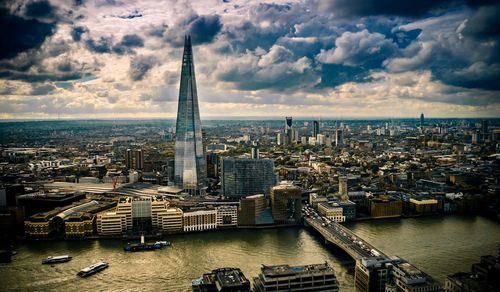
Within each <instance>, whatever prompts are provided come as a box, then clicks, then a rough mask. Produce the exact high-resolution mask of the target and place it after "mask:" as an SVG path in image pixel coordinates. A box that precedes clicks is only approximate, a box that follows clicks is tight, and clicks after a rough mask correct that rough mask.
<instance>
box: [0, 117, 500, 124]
mask: <svg viewBox="0 0 500 292" xmlns="http://www.w3.org/2000/svg"><path fill="white" fill-rule="evenodd" d="M292 117H293V116H292ZM284 118H285V116H283V117H259V116H242V117H231V116H228V117H223V116H221V117H209V118H205V119H201V120H202V121H220V120H227V121H280V120H282V119H284ZM293 119H294V120H311V121H314V120H318V118H315V117H307V116H297V117H293ZM407 119H411V120H413V119H414V120H420V116H418V117H389V116H371V117H362V116H361V117H360V116H347V117H321V120H322V121H342V120H407ZM425 119H429V120H438V119H440V120H443V119H449V120H456V119H464V120H472V119H488V120H495V119H500V118H499V117H427V116H426V117H425ZM154 120H163V121H175V120H176V118H137V117H135V118H134V117H131V118H33V119H30V118H19V119H15V118H10V119H4V118H0V123H9V122H37V121H39V122H55V121H61V122H65V121H154Z"/></svg>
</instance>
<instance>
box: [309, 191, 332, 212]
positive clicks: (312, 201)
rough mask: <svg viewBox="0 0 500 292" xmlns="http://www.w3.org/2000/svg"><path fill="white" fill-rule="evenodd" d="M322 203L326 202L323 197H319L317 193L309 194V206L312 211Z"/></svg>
mask: <svg viewBox="0 0 500 292" xmlns="http://www.w3.org/2000/svg"><path fill="white" fill-rule="evenodd" d="M322 202H328V199H327V198H326V197H325V196H322V195H319V194H317V193H310V194H309V205H311V206H312V207H313V208H314V209H317V208H318V204H319V203H322Z"/></svg>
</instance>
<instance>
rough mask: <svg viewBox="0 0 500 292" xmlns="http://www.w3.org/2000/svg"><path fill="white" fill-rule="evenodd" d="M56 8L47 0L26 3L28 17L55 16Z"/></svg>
mask: <svg viewBox="0 0 500 292" xmlns="http://www.w3.org/2000/svg"><path fill="white" fill-rule="evenodd" d="M54 10H55V8H54V7H52V5H50V3H49V1H47V0H39V1H33V2H30V3H28V4H27V5H26V11H25V15H26V16H28V17H42V18H46V17H49V18H50V17H54V16H55V11H54Z"/></svg>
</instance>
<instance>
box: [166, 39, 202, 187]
mask: <svg viewBox="0 0 500 292" xmlns="http://www.w3.org/2000/svg"><path fill="white" fill-rule="evenodd" d="M174 172H175V176H174V180H175V182H176V184H177V185H178V186H180V187H182V188H183V189H185V190H188V191H189V192H191V193H195V194H200V193H202V191H203V190H204V189H205V186H206V173H205V156H204V153H203V144H202V133H201V121H200V111H199V108H198V94H197V91H196V78H195V74H194V62H193V49H192V47H191V37H190V36H186V38H185V42H184V54H183V56H182V70H181V84H180V89H179V104H178V109H177V125H176V139H175V170H174Z"/></svg>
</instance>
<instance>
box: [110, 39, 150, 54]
mask: <svg viewBox="0 0 500 292" xmlns="http://www.w3.org/2000/svg"><path fill="white" fill-rule="evenodd" d="M140 47H144V39H142V38H141V37H140V36H138V35H136V34H128V35H125V36H123V38H122V40H121V41H120V42H119V43H117V44H116V45H114V46H113V52H115V53H117V54H119V55H123V54H127V53H132V52H133V50H132V48H140Z"/></svg>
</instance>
